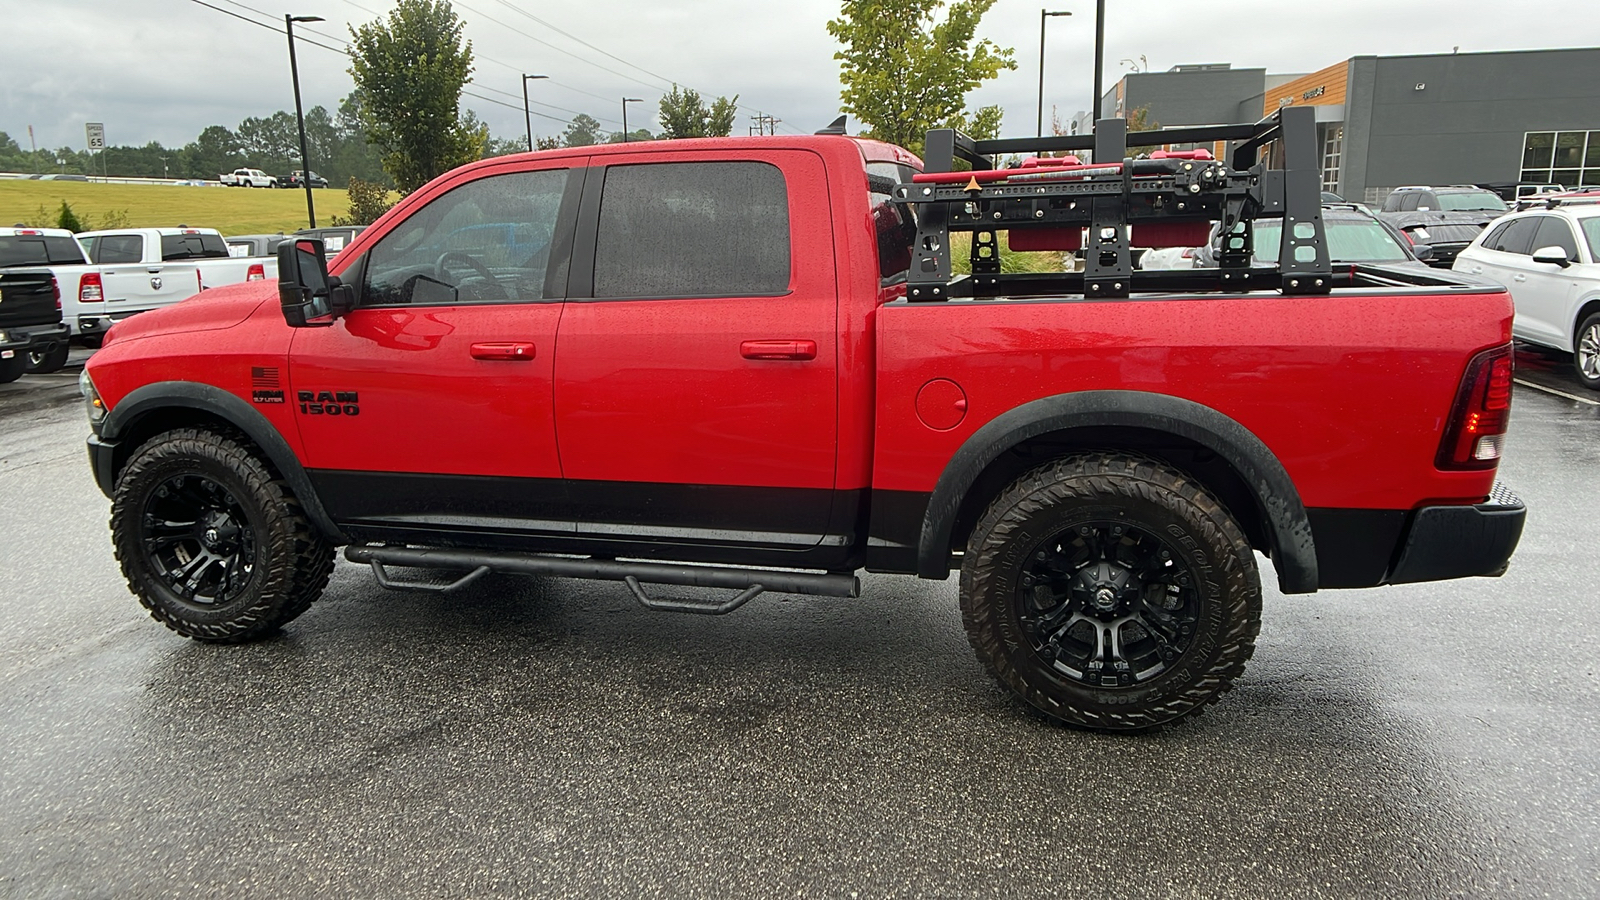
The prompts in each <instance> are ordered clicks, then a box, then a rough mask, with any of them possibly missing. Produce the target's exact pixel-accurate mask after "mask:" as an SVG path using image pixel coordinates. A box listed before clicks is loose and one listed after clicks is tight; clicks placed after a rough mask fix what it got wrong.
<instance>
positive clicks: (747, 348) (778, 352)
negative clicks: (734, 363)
mask: <svg viewBox="0 0 1600 900" xmlns="http://www.w3.org/2000/svg"><path fill="white" fill-rule="evenodd" d="M739 355H740V356H742V357H744V358H745V359H816V358H817V342H816V341H745V342H744V343H742V344H740V345H739Z"/></svg>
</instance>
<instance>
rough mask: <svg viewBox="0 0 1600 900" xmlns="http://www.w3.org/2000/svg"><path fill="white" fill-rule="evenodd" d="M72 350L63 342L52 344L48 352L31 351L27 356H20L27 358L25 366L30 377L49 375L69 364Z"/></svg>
mask: <svg viewBox="0 0 1600 900" xmlns="http://www.w3.org/2000/svg"><path fill="white" fill-rule="evenodd" d="M71 349H72V348H70V347H68V346H67V342H66V341H61V342H59V343H55V344H51V345H50V347H49V349H47V350H29V351H28V352H27V353H25V354H18V355H19V356H26V357H27V362H26V363H25V364H24V366H25V368H27V370H28V374H29V375H48V374H50V373H51V372H59V371H61V367H62V366H64V365H66V364H67V354H68V353H69V352H71Z"/></svg>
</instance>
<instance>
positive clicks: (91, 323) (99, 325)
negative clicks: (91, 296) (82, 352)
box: [73, 307, 157, 337]
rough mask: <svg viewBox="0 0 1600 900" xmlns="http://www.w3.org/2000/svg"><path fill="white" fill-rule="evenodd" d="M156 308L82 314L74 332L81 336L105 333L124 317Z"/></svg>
mask: <svg viewBox="0 0 1600 900" xmlns="http://www.w3.org/2000/svg"><path fill="white" fill-rule="evenodd" d="M156 308H157V307H149V308H147V309H118V310H116V311H114V312H105V313H97V314H94V315H89V314H85V315H81V316H78V319H77V323H76V324H77V328H76V329H75V330H74V331H73V334H74V335H77V336H80V337H91V336H94V335H103V334H105V333H106V332H108V331H110V330H111V326H112V325H115V324H117V323H118V322H121V321H122V320H123V319H126V318H128V317H130V316H136V315H138V314H139V313H142V312H149V310H150V309H156Z"/></svg>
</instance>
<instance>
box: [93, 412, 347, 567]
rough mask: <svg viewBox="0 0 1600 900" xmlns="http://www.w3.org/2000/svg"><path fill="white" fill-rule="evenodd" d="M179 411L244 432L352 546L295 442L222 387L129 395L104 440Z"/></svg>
mask: <svg viewBox="0 0 1600 900" xmlns="http://www.w3.org/2000/svg"><path fill="white" fill-rule="evenodd" d="M173 407H182V408H185V409H196V410H202V411H204V412H208V413H211V414H212V415H215V416H217V417H218V418H221V419H223V420H225V421H226V422H228V423H229V424H231V425H233V426H234V427H235V428H238V429H239V430H240V431H242V432H244V433H245V435H246V436H247V437H249V438H250V440H251V441H253V442H255V445H256V446H257V447H260V448H261V451H262V452H263V453H265V454H266V455H267V459H268V461H269V462H271V463H272V467H273V468H275V469H277V470H278V473H279V474H281V475H282V476H283V479H284V480H285V481H287V482H288V483H289V488H290V489H291V490H293V491H294V495H295V498H296V499H298V500H299V501H300V506H301V508H303V509H304V510H305V513H306V518H307V519H309V520H310V521H311V525H312V527H314V528H316V529H317V531H318V532H319V533H321V535H322V536H323V537H324V538H326V539H327V540H329V541H332V542H334V543H336V544H348V543H350V539H349V538H348V537H347V536H346V535H345V534H344V532H342V531H340V530H339V527H338V526H337V525H335V524H334V523H333V520H332V519H331V518H329V516H328V512H327V510H326V509H324V508H323V506H322V499H321V498H320V497H318V496H317V491H316V488H315V487H313V486H312V484H311V478H310V476H308V475H306V470H305V467H304V466H302V465H301V464H300V460H299V458H298V457H296V456H295V455H294V451H293V450H291V449H289V442H288V441H285V440H284V439H283V435H281V434H279V433H278V429H277V428H274V427H273V425H272V423H271V422H269V421H267V417H266V416H263V415H262V414H261V413H260V412H258V411H256V410H255V409H252V408H251V406H250V404H249V403H246V402H245V401H244V400H242V399H240V398H239V397H237V396H235V395H233V394H230V393H228V392H227V391H224V390H222V389H221V388H218V387H213V386H212V385H209V384H201V383H199V382H195V381H157V382H154V383H151V384H147V385H144V386H143V387H140V388H137V389H135V390H134V391H132V392H131V393H129V394H128V395H127V396H126V397H123V398H122V401H121V402H120V403H118V404H117V405H116V406H115V407H113V408H112V410H111V412H109V413H108V414H107V415H106V419H105V421H104V422H102V423H101V425H100V435H99V437H100V440H101V441H102V442H104V443H108V444H110V443H113V442H115V441H116V440H117V438H118V437H119V436H120V435H122V434H123V433H124V432H126V431H128V430H129V429H131V428H132V427H133V426H134V424H136V423H137V422H138V421H139V420H140V419H142V418H144V417H145V416H146V415H149V414H150V413H153V412H156V411H157V410H162V409H171V408H173ZM108 474H110V473H108Z"/></svg>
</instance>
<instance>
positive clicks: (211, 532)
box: [139, 473, 256, 608]
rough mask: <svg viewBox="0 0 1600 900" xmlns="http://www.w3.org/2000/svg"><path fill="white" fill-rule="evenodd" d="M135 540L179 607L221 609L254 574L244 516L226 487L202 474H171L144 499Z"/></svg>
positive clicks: (250, 528)
mask: <svg viewBox="0 0 1600 900" xmlns="http://www.w3.org/2000/svg"><path fill="white" fill-rule="evenodd" d="M139 537H140V541H141V543H142V544H143V545H144V553H145V562H146V564H148V565H149V566H150V568H151V571H152V572H153V573H154V574H155V575H156V577H157V578H159V579H160V580H161V581H162V582H163V584H164V585H165V587H166V588H167V590H169V591H171V592H172V593H173V594H175V595H177V596H178V597H179V598H180V599H181V600H183V602H185V603H190V604H193V605H195V606H198V607H202V608H214V607H218V606H221V605H225V604H227V603H229V602H230V601H232V600H236V599H238V598H239V597H240V596H241V595H242V594H243V592H244V590H245V589H246V588H247V587H248V586H249V583H250V579H251V578H252V577H253V576H254V575H255V570H256V540H255V529H254V527H253V526H252V525H251V522H250V516H249V513H247V512H246V511H245V508H244V505H243V504H241V503H240V502H239V499H238V498H237V497H235V496H234V495H233V494H232V493H231V492H229V491H228V489H227V488H225V487H223V486H222V485H220V484H218V483H217V482H216V481H214V480H212V479H210V478H208V477H206V476H203V475H197V474H191V473H184V474H179V475H174V476H173V477H171V478H169V479H167V480H166V481H165V482H164V483H162V484H160V485H158V486H157V487H156V488H155V490H154V491H152V492H150V493H149V494H148V495H146V497H145V504H144V510H143V513H142V514H141V516H140V521H139Z"/></svg>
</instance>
